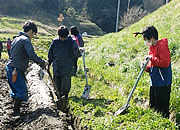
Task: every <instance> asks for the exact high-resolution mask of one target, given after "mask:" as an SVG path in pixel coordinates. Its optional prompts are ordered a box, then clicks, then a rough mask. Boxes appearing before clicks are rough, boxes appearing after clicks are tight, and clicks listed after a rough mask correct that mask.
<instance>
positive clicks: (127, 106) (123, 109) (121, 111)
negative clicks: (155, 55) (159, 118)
mask: <svg viewBox="0 0 180 130" xmlns="http://www.w3.org/2000/svg"><path fill="white" fill-rule="evenodd" d="M150 59H151V58H147V59H146V63H145V64H144V66H143V67H142V69H141V71H140V73H139V75H138V77H137V80H136V82H135V84H134V86H133V88H132V90H131V92H130V94H129V95H128V99H127V102H126V104H125V105H124V106H122V107H121V108H119V109H118V110H117V111H116V112H115V116H116V115H119V114H123V113H125V111H126V110H127V109H128V108H129V107H130V106H129V102H130V99H131V97H132V94H133V93H134V90H135V89H136V86H137V84H138V82H139V79H140V78H141V75H142V74H143V72H144V70H145V68H146V66H147V63H148V62H149V60H150Z"/></svg>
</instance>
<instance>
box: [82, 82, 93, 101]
mask: <svg viewBox="0 0 180 130" xmlns="http://www.w3.org/2000/svg"><path fill="white" fill-rule="evenodd" d="M90 91H91V85H86V86H85V87H84V91H83V94H82V98H85V99H89V94H90Z"/></svg>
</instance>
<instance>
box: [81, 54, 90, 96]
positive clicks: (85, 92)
mask: <svg viewBox="0 0 180 130" xmlns="http://www.w3.org/2000/svg"><path fill="white" fill-rule="evenodd" d="M81 55H82V58H83V64H84V73H85V78H86V85H85V87H84V91H83V94H82V97H83V98H85V99H89V93H90V91H91V85H89V84H88V79H87V71H88V69H87V68H86V64H85V52H83V53H81Z"/></svg>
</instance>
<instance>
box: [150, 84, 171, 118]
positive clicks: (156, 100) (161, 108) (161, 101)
mask: <svg viewBox="0 0 180 130" xmlns="http://www.w3.org/2000/svg"><path fill="white" fill-rule="evenodd" d="M170 93H171V84H170V85H167V86H161V87H152V86H151V87H150V108H154V109H155V110H156V111H157V112H160V113H162V115H163V117H165V118H169V100H170Z"/></svg>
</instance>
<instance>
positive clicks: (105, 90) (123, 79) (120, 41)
mask: <svg viewBox="0 0 180 130" xmlns="http://www.w3.org/2000/svg"><path fill="white" fill-rule="evenodd" d="M178 2H179V0H173V3H170V4H169V5H168V6H167V7H163V8H161V9H160V10H158V11H156V12H155V13H153V14H151V15H149V16H147V17H145V18H144V19H142V20H141V21H139V22H138V23H136V24H134V25H132V26H131V27H130V28H127V29H124V30H123V31H121V32H119V33H117V34H113V33H112V34H108V35H105V36H104V37H102V38H99V39H97V40H93V41H91V42H90V43H88V44H86V55H87V57H86V62H87V66H88V67H89V68H90V73H89V76H91V79H89V82H90V84H91V85H92V91H91V96H90V98H91V99H90V100H84V99H81V98H80V97H81V95H82V91H83V89H84V85H85V79H84V73H83V70H82V68H83V66H82V59H80V60H79V65H80V69H79V71H78V75H79V77H75V78H73V79H72V81H73V82H72V89H71V92H70V95H69V96H70V98H69V99H70V100H69V102H70V103H69V104H70V106H71V111H72V112H73V114H74V115H75V116H76V117H78V118H79V119H81V123H82V126H86V127H88V128H94V129H104V128H107V129H114V128H116V129H126V128H127V129H128V128H129V129H137V128H139V129H164V128H171V129H173V128H175V127H176V126H177V124H175V123H173V122H170V121H169V120H167V119H163V118H162V117H161V115H159V114H157V113H155V112H153V111H152V110H150V109H145V108H144V106H145V105H144V103H146V102H147V101H148V91H149V87H148V86H149V76H148V74H144V75H143V76H142V78H141V80H140V82H139V83H138V87H137V88H136V90H135V93H134V94H133V100H131V107H130V108H129V109H128V113H127V114H126V115H120V116H117V117H114V116H113V113H114V111H116V110H117V109H118V108H119V107H121V106H122V105H124V104H125V102H126V99H127V95H128V94H129V92H130V90H131V88H132V86H133V85H134V82H135V80H136V78H137V75H138V73H139V71H140V62H141V60H142V59H143V58H144V56H145V55H146V54H147V51H148V50H147V48H146V47H144V45H143V40H142V37H138V38H134V37H133V36H132V33H133V32H135V31H141V30H142V29H143V27H144V26H146V25H149V24H153V25H154V26H156V27H157V29H158V31H159V34H160V38H163V37H167V38H168V39H169V47H170V50H171V54H172V67H173V85H172V86H173V87H172V94H171V104H170V109H171V112H174V113H175V116H176V119H177V121H174V122H179V121H180V114H178V113H179V111H180V108H179V107H180V98H179V95H180V93H179V84H180V78H179V75H180V72H179V70H180V67H179V62H180V61H179V57H180V46H179V43H178V42H179V41H180V39H179V35H180V32H179V28H180V25H179V23H178V21H179V19H180V14H179V12H180V10H179V8H178V7H179V4H178ZM166 10H167V11H169V12H168V15H165V16H164V12H167V11H166ZM166 14H167V13H166ZM25 21H26V20H25V19H22V20H20V19H16V18H10V17H3V18H1V21H0V32H1V33H0V39H1V40H3V39H4V38H5V39H7V37H10V38H11V39H12V37H13V36H14V35H16V34H17V33H18V32H19V31H21V28H22V23H23V22H25ZM35 23H37V24H38V29H39V30H40V33H39V34H38V35H37V36H36V37H35V39H33V40H32V43H33V44H34V45H35V50H36V51H37V53H38V55H39V56H41V57H42V58H44V59H46V57H47V49H48V47H49V44H50V42H51V39H52V38H53V37H54V36H48V37H47V35H51V34H55V31H56V29H54V28H52V27H49V26H45V25H42V24H41V23H38V22H35ZM44 26H45V28H44ZM51 31H52V32H51ZM44 35H45V36H44ZM85 40H89V39H88V38H87V39H85ZM2 57H3V58H7V53H6V52H3V55H2ZM107 62H115V63H116V65H115V66H114V67H109V66H106V65H105V64H106V63H107ZM122 90H123V91H122ZM175 125H176V126H175Z"/></svg>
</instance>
